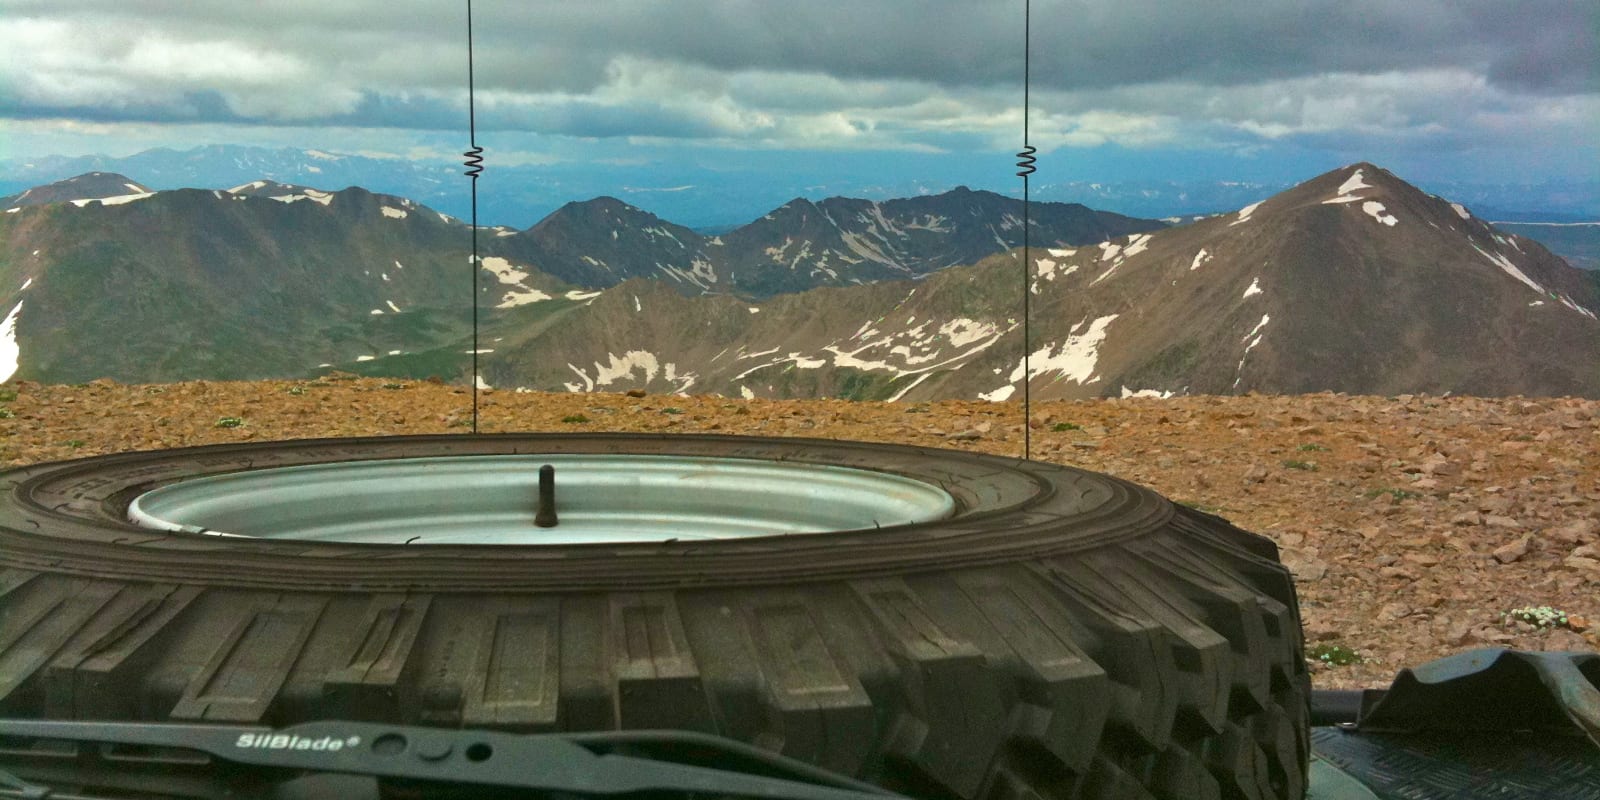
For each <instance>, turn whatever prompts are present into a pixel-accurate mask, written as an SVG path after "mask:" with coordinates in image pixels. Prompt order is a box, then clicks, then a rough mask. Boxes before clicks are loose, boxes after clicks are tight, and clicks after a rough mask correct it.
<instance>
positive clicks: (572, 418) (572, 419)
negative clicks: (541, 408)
mask: <svg viewBox="0 0 1600 800" xmlns="http://www.w3.org/2000/svg"><path fill="white" fill-rule="evenodd" d="M561 421H562V422H565V423H568V424H572V425H577V424H581V423H584V422H588V421H589V418H588V417H586V416H584V415H582V414H568V415H566V416H564V417H562V418H561Z"/></svg>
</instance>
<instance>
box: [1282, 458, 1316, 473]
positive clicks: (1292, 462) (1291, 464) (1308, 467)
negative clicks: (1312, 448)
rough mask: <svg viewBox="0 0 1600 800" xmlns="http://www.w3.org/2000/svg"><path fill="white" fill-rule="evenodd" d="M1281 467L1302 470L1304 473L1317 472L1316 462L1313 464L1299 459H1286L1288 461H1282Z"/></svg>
mask: <svg viewBox="0 0 1600 800" xmlns="http://www.w3.org/2000/svg"><path fill="white" fill-rule="evenodd" d="M1283 465H1284V466H1285V467H1288V468H1289V469H1298V470H1303V471H1305V472H1316V471H1317V462H1315V461H1301V460H1299V459H1294V458H1291V459H1288V460H1286V461H1284V462H1283Z"/></svg>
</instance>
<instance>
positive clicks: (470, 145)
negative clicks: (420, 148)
mask: <svg viewBox="0 0 1600 800" xmlns="http://www.w3.org/2000/svg"><path fill="white" fill-rule="evenodd" d="M476 99H477V96H476V92H475V87H474V85H473V74H472V0H467V151H466V152H465V153H462V154H461V155H463V156H465V157H466V159H467V161H466V166H467V171H466V174H467V177H468V178H470V179H471V181H472V261H471V265H470V266H471V270H472V432H473V433H474V434H476V433H477V432H478V385H479V383H480V382H481V379H480V378H479V377H478V176H479V175H482V174H483V148H481V147H479V146H478V117H477V104H476V102H475V101H476Z"/></svg>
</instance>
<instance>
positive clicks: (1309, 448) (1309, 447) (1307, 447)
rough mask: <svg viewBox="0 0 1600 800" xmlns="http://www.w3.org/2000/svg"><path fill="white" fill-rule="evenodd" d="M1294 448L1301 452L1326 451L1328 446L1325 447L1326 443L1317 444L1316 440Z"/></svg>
mask: <svg viewBox="0 0 1600 800" xmlns="http://www.w3.org/2000/svg"><path fill="white" fill-rule="evenodd" d="M1295 449H1296V450H1299V451H1300V452H1302V453H1326V452H1328V448H1327V446H1326V445H1320V444H1317V443H1316V442H1312V443H1310V444H1303V445H1300V446H1299V447H1297V448H1295Z"/></svg>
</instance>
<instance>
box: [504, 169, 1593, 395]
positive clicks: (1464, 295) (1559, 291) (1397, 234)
mask: <svg viewBox="0 0 1600 800" xmlns="http://www.w3.org/2000/svg"><path fill="white" fill-rule="evenodd" d="M1034 262H1035V263H1034V267H1035V268H1034V272H1033V281H1032V285H1031V289H1032V291H1033V295H1032V301H1033V304H1034V323H1033V333H1032V338H1031V346H1030V347H1029V351H1030V355H1029V358H1028V359H1027V360H1028V364H1027V370H1026V371H1027V374H1028V375H1029V376H1030V378H1031V390H1032V393H1033V396H1035V397H1040V398H1057V397H1088V396H1103V395H1113V396H1114V395H1119V394H1122V393H1156V394H1166V393H1177V394H1197V393H1214V394H1230V393H1244V392H1248V391H1259V392H1267V393H1300V392H1312V391H1323V390H1332V391H1344V392H1350V393H1370V394H1395V393H1404V392H1432V393H1444V392H1455V393H1467V394H1486V395H1503V394H1515V393H1521V394H1577V395H1585V396H1590V397H1593V396H1600V321H1597V320H1596V319H1595V315H1594V309H1596V308H1600V292H1597V291H1596V288H1595V285H1594V284H1593V283H1592V282H1591V281H1589V280H1587V276H1585V275H1584V274H1582V273H1580V272H1579V271H1577V270H1574V269H1572V268H1571V267H1569V266H1568V265H1566V264H1565V263H1564V262H1562V261H1561V260H1560V259H1558V258H1556V257H1554V256H1552V255H1551V254H1550V253H1549V252H1548V251H1546V250H1545V249H1544V248H1542V247H1541V246H1539V245H1538V244H1536V243H1534V242H1532V241H1530V240H1527V239H1524V238H1521V237H1516V236H1506V235H1504V234H1501V233H1500V232H1498V231H1497V230H1495V229H1494V228H1493V227H1492V226H1490V225H1489V224H1487V223H1485V222H1483V221H1481V220H1478V219H1475V218H1473V217H1472V216H1471V214H1470V212H1469V211H1467V210H1466V209H1465V208H1464V207H1459V206H1457V205H1454V204H1451V203H1449V202H1448V201H1445V200H1441V199H1438V198H1434V197H1431V196H1428V195H1426V194H1424V193H1422V192H1420V191H1418V190H1417V189H1415V188H1414V187H1411V186H1409V185H1407V184H1405V183H1404V182H1403V181H1400V180H1399V179H1397V178H1395V177H1394V176H1393V175H1391V174H1389V173H1388V172H1386V171H1383V170H1381V169H1379V168H1377V167H1374V166H1372V165H1370V164H1356V165H1353V166H1351V167H1347V168H1343V169H1340V170H1336V171H1334V172H1330V173H1328V174H1326V175H1323V176H1320V177H1318V178H1316V179H1313V180H1311V181H1308V182H1306V183H1304V184H1301V185H1300V186H1297V187H1295V188H1294V189H1292V190H1290V191H1288V192H1285V193H1283V194H1280V195H1277V196H1275V197H1273V198H1271V199H1269V200H1267V201H1264V202H1262V203H1259V204H1255V205H1253V206H1249V207H1246V208H1245V209H1242V210H1240V211H1239V212H1236V213H1233V214H1228V215H1225V216H1221V217H1217V218H1212V219H1208V220H1204V221H1202V222H1199V223H1196V224H1193V225H1189V226H1185V227H1182V228H1173V229H1169V230H1164V231H1158V232H1155V233H1150V234H1135V235H1132V236H1129V237H1126V238H1122V239H1118V240H1116V241H1113V242H1107V243H1102V244H1100V245H1097V246H1093V247H1077V248H1048V249H1045V250H1043V251H1042V252H1041V251H1035V257H1034ZM1019 279H1020V276H1019V275H1018V274H1017V267H1016V266H1015V262H1014V261H1013V260H1012V257H1011V254H1006V255H1002V256H998V257H994V258H991V259H988V260H987V261H985V262H984V263H983V264H980V265H978V266H975V267H971V268H959V269H951V270H945V271H941V272H939V273H937V274H935V275H932V276H931V277H928V278H926V279H925V280H923V281H920V282H916V283H911V282H885V283H879V284H875V285H872V286H865V287H858V288H848V289H818V290H815V291H811V292H805V293H801V294H790V295H783V296H781V297H776V298H773V299H772V300H770V301H768V302H765V303H762V304H761V305H759V306H749V307H743V308H742V307H740V304H735V303H732V302H731V301H712V300H702V299H672V298H668V297H665V296H660V295H659V293H657V295H656V296H650V295H643V294H640V293H638V292H635V293H634V294H633V296H632V297H631V298H628V297H624V298H618V297H617V295H618V294H619V293H620V289H621V287H619V288H618V289H613V290H611V291H608V292H607V293H606V295H605V299H604V300H602V301H599V302H596V303H595V304H594V305H592V306H589V307H586V308H583V309H579V310H577V311H575V312H573V314H571V315H570V316H569V317H568V318H567V319H565V320H564V326H566V327H564V328H563V330H562V332H560V333H557V332H551V333H550V334H548V335H546V336H542V337H535V338H533V339H530V340H525V341H523V342H521V343H520V344H519V346H518V348H513V349H512V350H509V351H507V352H506V353H503V354H501V357H500V358H499V359H497V364H498V365H499V366H498V369H499V370H501V372H500V376H499V379H500V380H501V381H503V382H508V383H509V382H516V383H522V379H526V380H527V383H524V384H523V385H530V386H536V387H539V388H561V386H563V385H565V388H568V389H571V390H575V391H587V390H596V389H599V390H606V389H609V390H616V389H621V388H631V387H634V386H644V387H646V388H650V389H652V390H657V391H717V392H721V393H723V394H729V395H735V396H737V395H741V394H743V395H755V396H780V397H781V396H807V395H812V394H821V395H828V396H835V395H838V396H848V397H868V398H879V399H901V398H904V399H931V398H941V397H969V398H970V397H984V398H988V399H995V400H1001V399H1008V398H1013V397H1015V396H1017V395H1018V394H1019V393H1020V391H1019V390H1020V388H1021V383H1022V379H1023V375H1024V365H1023V363H1022V361H1023V359H1022V352H1023V348H1022V342H1021V326H1020V324H1019V317H1020V293H1019V287H1018V283H1019V282H1020V281H1019ZM629 291H633V290H632V289H631V288H630V290H629ZM646 309H649V310H646ZM519 348H520V349H519ZM563 369H565V370H566V373H563V371H562V370H563ZM569 374H570V377H569Z"/></svg>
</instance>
